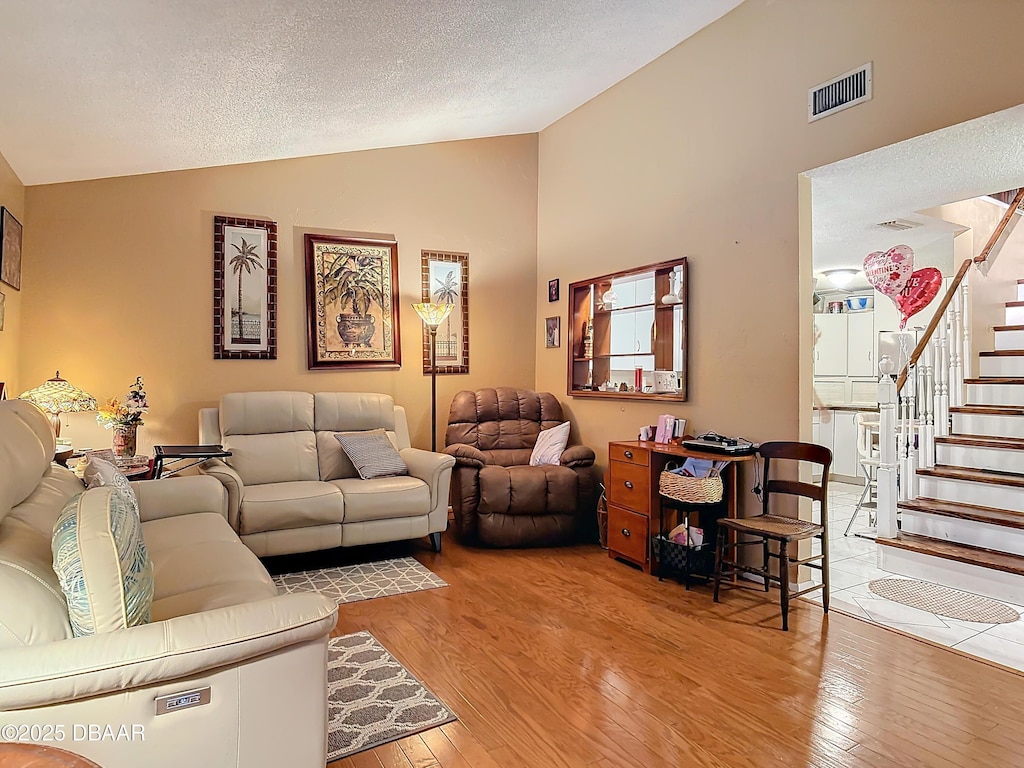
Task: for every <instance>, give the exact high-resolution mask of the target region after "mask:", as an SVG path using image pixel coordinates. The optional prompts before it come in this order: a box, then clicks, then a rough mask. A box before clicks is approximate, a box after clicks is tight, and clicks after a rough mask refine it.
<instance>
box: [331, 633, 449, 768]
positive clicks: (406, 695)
mask: <svg viewBox="0 0 1024 768" xmlns="http://www.w3.org/2000/svg"><path fill="white" fill-rule="evenodd" d="M327 697H328V703H327V762H331V761H332V760H338V759H339V758H342V757H346V756H348V755H352V754H355V753H356V752H362V751H364V750H367V749H373V748H374V747H377V746H380V745H381V744H386V743H388V742H389V741H395V740H396V739H403V738H405V737H406V736H411V735H413V734H414V733H419V732H420V731H424V730H426V729H427V728H433V727H435V726H438V725H444V724H445V723H450V722H452V721H453V720H456V719H458V718H456V717H455V713H454V712H452V711H451V710H450V709H448V707H446V706H445V705H444V704H443V703H442V702H441V700H440V699H438V698H437V697H436V696H435V695H434V694H432V693H431V692H430V691H428V690H427V689H426V688H425V687H424V686H423V684H422V683H421V682H420V681H419V680H417V679H416V678H415V677H413V676H412V674H411V673H410V672H409V670H407V669H406V668H405V667H403V666H402V665H401V664H400V663H399V662H398V659H396V658H395V657H394V656H392V655H391V654H390V653H388V652H387V649H385V648H384V646H382V645H381V644H380V643H378V642H377V640H376V639H375V638H374V637H373V635H371V634H370V633H369V632H356V633H355V634H353V635H345V636H344V637H334V638H331V641H330V644H329V645H328V648H327Z"/></svg>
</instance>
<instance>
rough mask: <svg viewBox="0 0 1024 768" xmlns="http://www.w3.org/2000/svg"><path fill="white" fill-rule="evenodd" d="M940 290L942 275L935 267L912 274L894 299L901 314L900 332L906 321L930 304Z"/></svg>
mask: <svg viewBox="0 0 1024 768" xmlns="http://www.w3.org/2000/svg"><path fill="white" fill-rule="evenodd" d="M940 288H942V273H941V272H939V270H937V269H936V268H935V267H925V268H924V269H919V270H917V271H916V272H914V273H913V274H912V275H911V276H910V279H909V280H907V284H906V286H904V288H903V290H902V291H901V292H900V295H899V297H898V298H897V299H896V305H897V306H898V307H899V308H900V312H902V313H903V319H902V320H901V321H900V330H901V331H902V330H903V329H904V328H905V327H906V325H907V320H909V319H910V318H911V317H913V316H914V315H916V314H917V313H918V312H920V311H921V310H922V309H924V308H925V307H927V306H928V305H929V304H931V302H932V300H933V299H934V298H935V297H936V296H938V295H939V289H940Z"/></svg>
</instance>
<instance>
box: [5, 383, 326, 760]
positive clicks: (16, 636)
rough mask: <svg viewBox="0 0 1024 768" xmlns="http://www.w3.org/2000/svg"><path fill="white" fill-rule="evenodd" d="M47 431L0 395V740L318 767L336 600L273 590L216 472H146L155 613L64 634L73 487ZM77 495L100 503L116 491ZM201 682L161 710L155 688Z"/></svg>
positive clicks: (144, 502)
mask: <svg viewBox="0 0 1024 768" xmlns="http://www.w3.org/2000/svg"><path fill="white" fill-rule="evenodd" d="M54 445H55V438H54V434H53V431H52V429H51V427H50V422H49V419H48V418H47V417H46V416H44V415H43V413H42V412H41V411H39V410H38V409H37V408H36V407H35V406H33V405H31V404H30V403H27V402H25V401H22V400H9V401H5V402H0V740H3V741H18V740H23V741H34V742H37V743H43V744H50V745H53V746H57V747H61V748H63V749H66V750H68V751H70V752H74V753H76V754H80V755H83V756H85V757H88V758H89V759H91V760H93V761H95V762H97V763H99V764H100V765H102V766H104V768H135V766H143V765H144V766H147V768H171V767H172V766H174V767H175V768H177V767H178V766H181V765H197V766H199V765H202V766H218V768H224V767H225V766H238V767H241V766H245V768H250V767H251V766H267V768H270V767H271V766H274V768H277V767H278V766H283V765H287V766H303V767H304V768H323V766H324V762H325V759H326V749H327V747H326V721H327V678H326V668H327V660H326V657H327V636H328V633H329V632H330V631H331V629H333V628H334V626H335V623H336V619H337V606H336V605H335V604H334V603H333V602H332V601H329V600H327V599H325V598H323V597H322V596H320V595H315V594H290V595H277V590H276V589H275V587H274V585H273V583H272V582H271V579H270V577H269V576H268V575H267V572H266V571H265V570H264V568H263V566H262V565H261V563H260V562H259V560H258V559H257V558H256V557H255V556H254V555H253V554H252V552H250V551H249V550H248V549H247V548H246V547H244V546H243V545H242V543H241V542H240V541H239V539H238V537H237V536H236V535H235V533H234V531H232V530H231V528H230V526H228V524H227V519H226V518H227V494H226V493H225V492H224V488H223V487H222V486H221V484H220V483H218V482H217V481H216V480H214V479H213V478H210V477H187V478H180V479H173V478H171V479H166V480H151V481H148V482H141V483H133V484H132V485H133V487H134V489H135V491H136V494H137V495H138V499H139V509H140V516H141V518H142V520H143V524H142V532H143V538H144V539H145V542H146V548H147V549H148V551H149V556H150V559H151V560H152V562H153V566H154V580H155V588H154V596H153V605H152V622H151V623H149V624H144V625H141V626H137V627H132V628H130V629H122V630H114V631H111V632H106V633H101V634H96V635H92V636H88V637H74V636H73V634H72V629H71V624H70V622H69V619H68V609H67V603H66V601H65V599H64V595H63V593H62V592H61V588H60V584H59V582H58V580H57V576H56V574H55V573H54V570H53V565H52V560H53V556H52V554H51V550H50V542H51V537H52V535H53V525H54V522H55V521H56V519H57V516H58V515H59V514H60V512H61V509H62V508H63V507H64V505H65V503H66V502H67V501H68V500H69V499H71V498H72V497H73V496H74V495H75V494H78V493H80V492H82V490H83V487H82V482H81V480H79V479H78V478H77V477H75V475H74V474H73V473H72V472H70V471H69V470H67V469H65V468H63V467H58V466H57V465H55V464H52V463H51V460H52V458H53V452H54ZM85 493H86V497H87V498H88V497H89V495H90V494H99V495H98V496H97V497H96V499H95V500H96V501H97V502H99V501H100V499H101V497H102V498H103V499H105V498H106V496H105V495H109V493H110V490H109V489H107V488H96V489H94V490H90V491H85ZM104 503H105V502H104ZM114 588H116V587H114ZM207 688H208V689H209V692H210V701H209V703H207V704H202V705H199V706H195V707H192V708H187V709H182V710H180V711H175V712H170V713H167V714H161V715H157V714H156V699H157V697H162V696H165V695H169V694H175V693H182V692H188V691H194V690H197V689H207ZM95 726H99V729H97V728H96V727H95ZM106 726H110V729H111V730H109V731H108V730H106Z"/></svg>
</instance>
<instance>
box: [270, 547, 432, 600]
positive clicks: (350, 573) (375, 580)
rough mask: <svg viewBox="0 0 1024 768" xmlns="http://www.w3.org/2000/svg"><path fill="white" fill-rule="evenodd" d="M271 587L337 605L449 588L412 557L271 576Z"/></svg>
mask: <svg viewBox="0 0 1024 768" xmlns="http://www.w3.org/2000/svg"><path fill="white" fill-rule="evenodd" d="M274 583H275V584H276V585H277V588H278V591H280V592H318V593H319V594H321V595H323V596H324V597H327V598H330V599H332V600H336V601H337V602H338V604H339V605H341V604H342V603H354V602H357V601H359V600H369V599H370V598H373V597H387V596H388V595H402V594H405V593H406V592H420V591H422V590H425V589H437V588H439V587H447V586H448V583H447V582H446V581H445V580H444V579H442V578H441V577H439V576H435V575H434V574H433V573H431V572H430V570H428V569H427V568H424V567H423V566H422V565H420V563H419V562H418V561H417V560H416V559H415V558H412V557H398V558H394V559H392V560H379V561H377V562H375V563H362V564H360V565H346V566H343V567H339V568H321V569H318V570H315V571H301V572H299V573H283V574H281V575H279V576H274Z"/></svg>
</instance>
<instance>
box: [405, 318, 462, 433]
mask: <svg viewBox="0 0 1024 768" xmlns="http://www.w3.org/2000/svg"><path fill="white" fill-rule="evenodd" d="M412 308H413V309H415V310H416V314H417V315H419V316H420V319H421V320H422V321H423V324H424V325H426V326H427V330H428V331H430V450H432V451H436V450H437V327H438V326H439V325H441V323H443V322H444V319H445V318H446V317H448V315H449V314H450V313H451V311H452V305H451V304H413V305H412Z"/></svg>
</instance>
